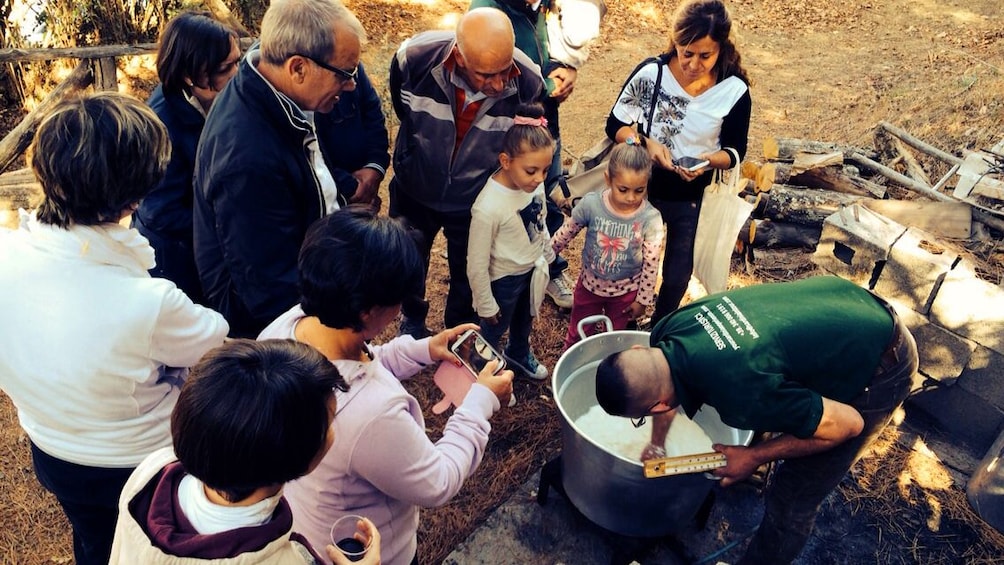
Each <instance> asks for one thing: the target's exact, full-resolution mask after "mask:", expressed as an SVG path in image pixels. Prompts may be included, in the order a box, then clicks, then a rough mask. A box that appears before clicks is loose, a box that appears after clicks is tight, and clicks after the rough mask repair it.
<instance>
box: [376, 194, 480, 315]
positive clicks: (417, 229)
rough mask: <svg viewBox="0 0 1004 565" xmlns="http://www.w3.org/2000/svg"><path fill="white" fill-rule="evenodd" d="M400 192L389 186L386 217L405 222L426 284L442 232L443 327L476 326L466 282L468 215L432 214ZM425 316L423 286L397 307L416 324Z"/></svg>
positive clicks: (471, 296) (425, 305)
mask: <svg viewBox="0 0 1004 565" xmlns="http://www.w3.org/2000/svg"><path fill="white" fill-rule="evenodd" d="M400 188H401V187H400V185H397V184H392V185H391V193H390V215H391V217H395V218H402V219H403V220H405V221H406V222H407V224H408V227H409V232H410V233H411V235H412V238H413V239H414V240H415V243H416V245H418V249H419V252H420V253H421V254H422V259H423V260H424V261H425V271H426V282H428V273H429V259H430V255H431V253H432V242H433V240H435V239H436V234H438V233H439V230H443V235H445V236H446V252H447V263H448V264H449V268H450V290H449V292H448V293H447V295H446V309H445V311H444V312H443V322H444V324H445V327H447V328H452V327H454V326H457V325H460V324H463V323H467V322H474V323H477V321H478V316H477V313H476V312H475V311H474V298H473V295H472V293H471V285H470V283H469V282H468V281H467V240H468V239H469V238H470V233H471V211H470V210H466V211H463V212H440V211H438V210H433V209H432V208H429V207H427V206H425V205H424V204H421V203H420V202H418V201H417V200H414V199H413V198H411V197H409V196H408V195H407V194H405V193H404V192H405V191H403V190H401V189H400ZM428 312H429V303H428V302H426V300H425V287H424V285H423V288H422V291H421V294H419V295H416V296H413V297H410V298H408V299H406V300H405V301H404V303H403V304H401V313H402V314H404V315H405V316H406V317H407V318H409V319H411V320H414V321H416V322H419V321H422V322H424V321H425V316H426V314H428Z"/></svg>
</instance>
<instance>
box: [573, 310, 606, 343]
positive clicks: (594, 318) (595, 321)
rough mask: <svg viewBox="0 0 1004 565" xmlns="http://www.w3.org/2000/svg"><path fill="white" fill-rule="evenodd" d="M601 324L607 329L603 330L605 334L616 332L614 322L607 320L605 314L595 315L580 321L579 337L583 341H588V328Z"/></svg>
mask: <svg viewBox="0 0 1004 565" xmlns="http://www.w3.org/2000/svg"><path fill="white" fill-rule="evenodd" d="M601 322H602V323H603V326H604V327H605V329H604V330H603V331H604V332H612V331H614V324H613V322H611V321H610V318H607V317H606V316H604V315H603V314H594V315H592V316H586V317H585V318H582V319H581V320H579V327H578V329H579V337H580V338H582V339H586V338H587V337H589V336H587V335H586V326H588V325H589V324H599V323H601Z"/></svg>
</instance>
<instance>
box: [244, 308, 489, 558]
mask: <svg viewBox="0 0 1004 565" xmlns="http://www.w3.org/2000/svg"><path fill="white" fill-rule="evenodd" d="M303 317H304V314H303V310H301V309H300V307H299V306H295V307H293V308H292V309H291V310H289V311H288V312H286V313H285V314H283V315H282V316H280V317H279V318H278V319H277V320H276V321H274V322H272V324H270V325H269V326H268V327H267V328H265V330H264V331H262V333H261V335H260V336H259V339H268V338H285V339H288V338H291V337H292V336H293V329H294V327H295V326H296V323H297V322H298V321H299V320H300V319H302V318H303ZM370 351H371V353H372V354H373V357H374V360H373V361H371V362H369V363H360V362H357V361H333V363H334V364H335V366H336V367H337V368H338V370H339V371H340V372H341V374H342V376H343V377H344V378H345V380H346V382H348V383H349V385H350V387H351V388H350V390H349V392H347V393H338V396H337V401H338V411H337V413H336V414H335V421H334V424H333V426H334V432H335V442H334V446H333V447H332V448H331V450H330V451H329V452H328V454H327V455H326V456H325V457H324V460H323V461H322V462H321V464H320V465H319V466H318V467H317V469H315V470H314V471H313V472H312V473H311V474H309V475H307V476H306V477H303V478H301V479H299V480H297V481H294V482H292V483H289V484H288V485H287V486H286V489H285V495H286V499H287V500H288V501H289V504H290V506H291V507H292V509H293V520H294V529H295V530H296V531H297V532H300V533H302V534H303V535H304V536H305V537H306V538H307V540H308V541H309V542H310V544H311V545H312V546H314V547H320V548H323V547H324V546H325V545H326V544H328V543H330V541H329V539H328V538H329V531H330V528H331V524H333V523H334V522H335V520H337V519H338V518H339V517H341V516H342V515H344V514H359V515H362V516H366V517H367V518H369V519H370V520H372V521H373V523H374V524H376V526H377V528H378V529H379V530H380V535H381V538H382V544H381V552H380V554H381V557H382V561H383V563H384V564H385V565H398V564H401V565H407V564H408V563H410V562H411V559H412V557H413V556H414V555H415V550H416V548H417V539H416V535H415V534H416V532H417V531H418V507H419V506H426V507H431V506H439V505H442V504H445V503H446V502H448V501H449V500H450V499H451V498H452V497H453V496H454V495H455V494H457V492H458V491H459V490H460V487H461V486H463V484H464V481H465V480H466V479H467V477H468V476H470V475H471V474H472V473H474V471H475V470H476V469H477V467H478V465H479V464H480V463H481V458H482V457H483V456H484V450H485V445H486V444H487V443H488V432H489V431H490V430H491V425H490V424H489V423H488V418H489V417H491V415H492V414H494V413H495V411H496V410H498V409H499V407H500V405H499V402H498V399H497V398H496V397H495V395H494V394H493V393H492V392H491V391H490V390H489V389H488V388H487V387H484V386H482V385H478V384H475V385H474V386H472V387H471V390H470V392H468V394H467V397H466V398H465V399H464V401H463V403H462V404H461V406H460V407H459V408H457V410H456V411H455V412H454V414H453V416H451V417H450V419H449V420H448V421H447V423H446V427H445V429H444V430H443V436H442V438H440V440H439V441H437V442H436V443H433V442H431V441H430V440H429V437H428V436H427V435H426V433H425V420H424V418H423V417H422V407H421V406H419V404H418V401H417V400H415V398H414V397H413V396H411V395H410V394H408V392H407V391H406V390H405V389H404V387H403V386H401V383H400V379H405V378H408V377H410V376H412V375H414V374H415V373H417V372H418V371H420V370H421V369H422V368H423V367H425V366H426V365H428V364H430V363H431V362H432V360H431V359H430V357H429V343H428V339H423V340H420V341H415V340H414V339H412V338H411V337H408V336H405V337H399V338H396V339H393V340H391V341H390V342H389V343H387V344H385V345H382V346H374V347H371V350H370Z"/></svg>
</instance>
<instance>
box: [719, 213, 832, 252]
mask: <svg viewBox="0 0 1004 565" xmlns="http://www.w3.org/2000/svg"><path fill="white" fill-rule="evenodd" d="M821 232H822V226H821V225H820V226H805V225H802V224H792V223H787V222H775V221H773V220H753V219H751V220H749V221H748V222H747V223H746V225H745V226H744V227H743V229H742V231H740V232H739V238H740V239H742V240H745V241H744V243H746V242H748V243H749V244H750V245H752V246H753V247H768V248H775V247H802V248H805V249H813V248H815V247H816V244H818V243H819V234H820V233H821Z"/></svg>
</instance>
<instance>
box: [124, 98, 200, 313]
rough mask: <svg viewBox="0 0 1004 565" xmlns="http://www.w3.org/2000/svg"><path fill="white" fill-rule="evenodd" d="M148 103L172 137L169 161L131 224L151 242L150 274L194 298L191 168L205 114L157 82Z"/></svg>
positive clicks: (197, 296)
mask: <svg viewBox="0 0 1004 565" xmlns="http://www.w3.org/2000/svg"><path fill="white" fill-rule="evenodd" d="M147 104H148V105H149V106H150V108H152V109H153V111H154V112H155V113H156V114H157V116H158V117H159V118H160V120H161V121H162V122H164V125H165V126H167V132H168V134H169V136H170V138H171V162H170V163H169V164H168V165H167V172H166V173H165V175H164V179H163V180H162V181H161V182H160V184H158V185H157V187H156V188H154V189H153V190H152V191H150V193H149V194H147V195H146V197H145V198H143V201H142V202H141V203H140V205H139V208H138V209H137V210H136V212H135V213H134V214H133V227H135V228H136V229H138V230H139V232H140V233H142V234H143V235H144V236H145V237H146V238H147V239H148V240H150V245H152V246H153V249H154V252H155V253H156V259H157V265H156V266H155V267H154V268H153V269H151V270H150V274H151V275H153V276H155V277H161V278H165V279H168V280H170V281H173V282H174V283H175V284H176V285H178V287H179V288H180V289H181V290H183V291H184V292H185V294H187V295H188V296H189V297H190V298H191V299H192V300H194V301H195V302H202V300H203V299H202V287H201V285H200V284H199V273H198V270H197V269H196V267H195V252H194V250H193V247H192V170H193V169H194V168H195V149H196V147H197V146H198V144H199V134H201V133H202V126H203V125H204V124H205V118H203V117H202V114H201V113H199V111H198V110H196V109H195V107H193V106H192V105H191V104H190V103H189V102H188V100H186V99H185V96H184V95H183V94H181V93H180V92H179V93H177V94H165V93H164V88H163V86H162V85H157V88H156V89H154V91H153V94H151V95H150V99H149V100H147Z"/></svg>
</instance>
